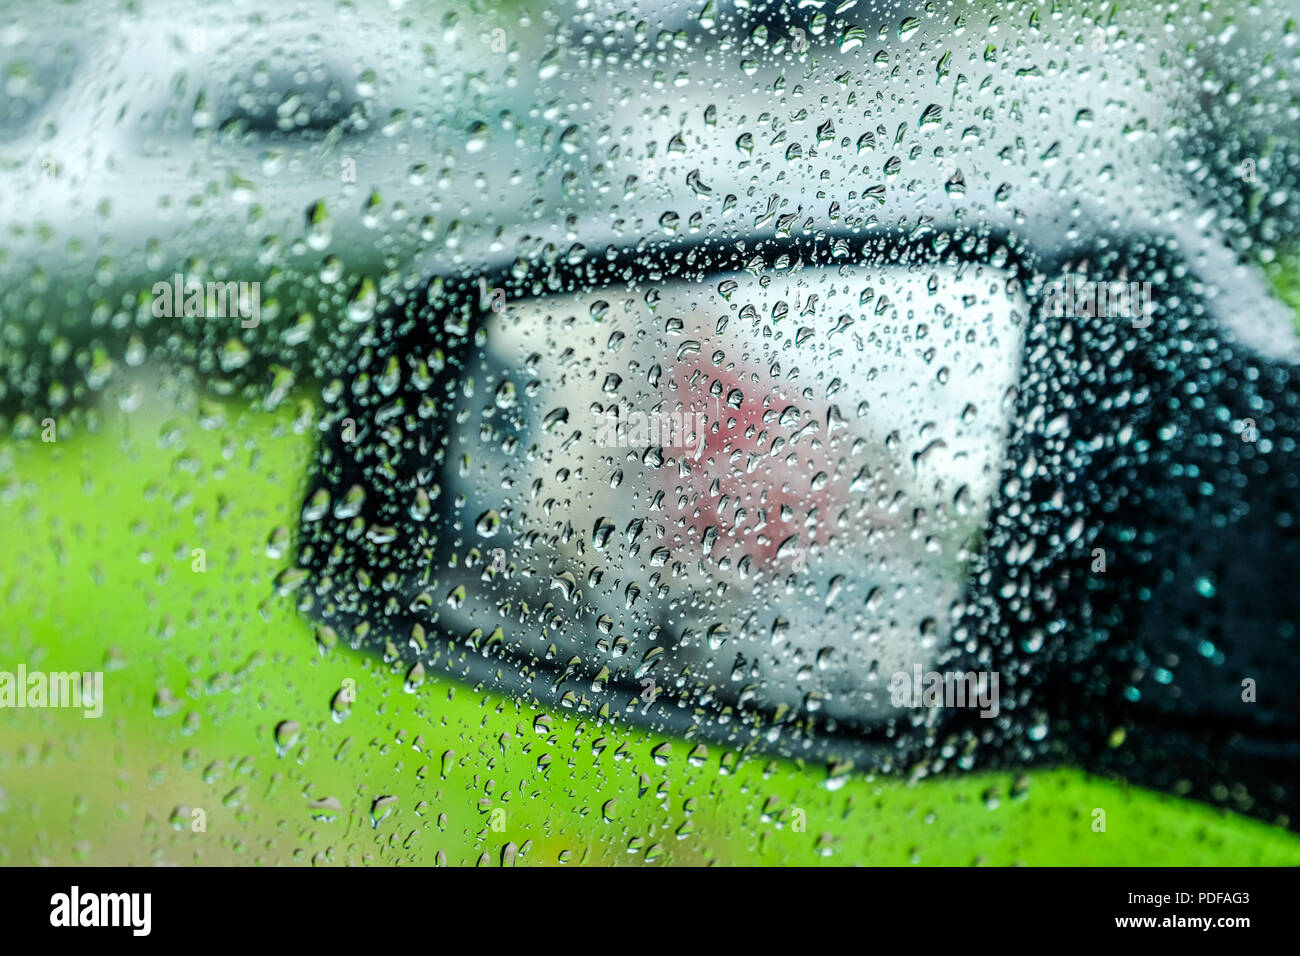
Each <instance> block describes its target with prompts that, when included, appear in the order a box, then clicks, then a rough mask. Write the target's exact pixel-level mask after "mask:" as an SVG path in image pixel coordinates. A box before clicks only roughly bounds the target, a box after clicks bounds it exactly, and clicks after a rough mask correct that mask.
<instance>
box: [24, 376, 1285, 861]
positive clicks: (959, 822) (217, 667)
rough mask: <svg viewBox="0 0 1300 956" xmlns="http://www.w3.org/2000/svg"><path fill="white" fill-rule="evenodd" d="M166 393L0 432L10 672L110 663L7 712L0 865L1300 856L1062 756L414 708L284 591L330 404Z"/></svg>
mask: <svg viewBox="0 0 1300 956" xmlns="http://www.w3.org/2000/svg"><path fill="white" fill-rule="evenodd" d="M173 384H174V383H173ZM167 387H172V386H167ZM164 390H165V389H164ZM107 404H108V403H106V405H107ZM162 404H164V405H166V404H168V402H166V401H165V402H163V403H162ZM174 404H175V407H176V408H177V412H176V417H174V418H170V419H163V418H159V417H158V416H157V414H156V413H153V414H151V413H148V412H146V411H136V412H132V413H129V414H128V413H123V412H120V411H113V412H111V413H110V412H104V413H103V418H102V420H101V421H100V423H99V427H98V428H97V430H96V431H95V433H93V434H82V435H69V436H66V437H64V436H61V437H60V438H59V440H58V441H56V442H53V443H43V442H42V441H41V440H40V436H39V433H37V434H35V435H33V436H31V437H30V438H29V439H28V440H26V441H22V442H9V443H6V444H4V445H3V446H0V523H2V524H0V527H3V528H4V532H5V533H4V536H3V543H2V544H0V594H2V595H3V610H0V620H2V626H0V669H7V670H13V669H15V668H16V666H17V664H18V662H20V661H22V662H26V664H27V666H28V667H29V668H31V669H37V668H39V669H43V670H47V671H54V670H74V669H75V670H94V669H103V670H104V671H106V675H105V700H106V702H105V708H104V715H103V717H102V718H100V719H98V720H93V719H86V718H84V717H82V716H81V712H80V711H72V710H52V709H47V710H41V711H34V710H9V711H0V863H4V864H69V863H85V864H91V865H107V864H127V863H129V864H141V865H145V864H188V863H203V864H251V863H260V864H381V863H382V864H393V863H413V864H434V863H438V864H441V863H446V864H452V865H456V864H467V865H474V864H480V865H503V864H504V865H511V864H520V865H524V864H532V865H537V864H557V863H573V864H577V863H602V864H620V863H627V864H642V863H660V864H668V863H671V864H686V865H694V864H707V863H721V864H778V863H794V864H832V865H843V864H856V863H865V864H945V865H970V864H980V863H983V864H1014V863H1025V864H1120V865H1126V864H1210V863H1217V864H1261V863H1264V864H1295V863H1297V862H1300V837H1297V836H1296V835H1295V834H1292V833H1288V832H1286V831H1283V830H1279V829H1277V828H1272V827H1269V826H1265V825H1263V824H1260V823H1256V822H1254V821H1251V820H1247V819H1244V818H1240V817H1236V816H1233V815H1230V814H1225V813H1223V812H1221V811H1218V810H1215V809H1213V808H1210V807H1207V806H1203V805H1201V804H1197V803H1192V802H1188V801H1182V800H1178V799H1176V798H1173V797H1170V796H1166V795H1163V794H1156V793H1151V792H1146V791H1143V790H1139V789H1136V788H1129V787H1126V786H1125V785H1123V784H1122V783H1118V782H1112V781H1106V780H1101V779H1096V778H1091V777H1088V776H1085V775H1083V774H1081V773H1077V772H1074V771H1071V770H1054V771H1038V772H1033V773H1027V774H1023V775H1022V774H986V775H967V776H953V777H948V778H944V779H937V780H927V781H922V782H920V783H917V784H915V785H908V784H907V783H906V782H904V781H900V780H895V779H870V778H868V777H866V776H865V775H863V774H861V773H843V772H840V771H839V770H837V771H835V772H831V771H829V770H828V768H826V767H824V766H820V765H818V766H807V767H800V766H797V765H795V764H793V763H788V762H781V761H772V760H770V759H768V758H767V757H765V756H763V755H754V754H750V755H748V756H743V755H740V754H736V753H734V752H729V751H726V750H724V749H721V748H718V747H715V746H703V745H700V744H698V743H693V742H689V741H682V740H673V739H668V738H665V737H663V736H660V735H655V734H651V733H646V732H643V731H639V730H632V729H628V728H625V727H623V726H620V725H611V724H609V723H604V724H602V723H601V722H600V721H598V720H597V719H594V718H593V716H592V715H590V714H577V713H573V712H568V711H559V712H548V711H546V710H544V709H541V708H537V707H532V706H529V704H528V703H527V702H522V701H515V700H513V699H509V698H507V697H502V696H498V695H496V694H493V693H492V692H490V691H489V690H484V689H473V688H471V687H468V686H463V685H459V684H456V683H454V682H451V681H447V680H445V679H441V678H438V679H434V678H430V679H428V680H426V682H425V683H424V685H423V686H422V687H420V688H419V689H418V690H417V691H416V692H415V693H407V692H405V690H404V688H403V679H402V675H403V673H404V668H403V667H402V666H401V665H394V666H392V667H390V666H388V665H386V664H384V662H383V661H381V660H379V659H377V658H375V657H371V656H367V655H364V654H360V653H356V652H353V651H350V650H348V649H347V648H346V647H344V646H337V647H335V648H333V649H332V650H329V651H327V652H322V651H320V650H319V649H318V645H317V641H316V640H315V638H314V637H313V632H312V628H311V627H310V626H309V625H308V624H307V623H305V622H304V621H303V620H302V619H300V618H299V617H298V616H297V615H296V613H295V612H294V610H293V607H292V603H293V599H292V597H289V596H284V595H277V594H275V590H276V589H275V586H274V584H273V581H274V579H275V578H276V576H277V575H278V574H279V573H280V572H281V571H282V570H284V569H285V568H286V567H287V566H288V564H289V561H290V552H289V550H288V549H289V547H290V542H291V535H292V532H293V529H294V526H295V522H296V519H297V511H298V506H299V502H300V494H301V487H300V486H301V482H302V481H303V476H304V475H305V474H306V468H307V464H308V460H309V456H310V454H311V450H312V445H313V440H314V439H313V433H312V422H313V421H314V409H313V408H312V407H311V406H310V405H309V404H308V403H306V402H305V401H302V400H297V401H296V402H290V403H287V404H284V405H281V406H279V407H278V408H274V409H271V410H265V409H259V408H252V407H249V406H247V405H242V404H236V403H231V404H225V405H221V404H214V403H212V402H211V401H208V400H199V399H197V398H195V397H194V396H193V394H192V393H190V394H179V393H178V397H177V398H176V400H175V402H174ZM195 548H202V549H203V550H204V555H205V561H206V571H205V572H203V573H196V572H195V571H194V570H192V568H193V564H194V552H193V549H195ZM268 549H269V551H268ZM274 555H278V556H274ZM348 678H351V679H352V680H354V681H355V682H356V701H355V703H354V704H353V705H352V707H351V709H350V713H349V714H348V715H347V716H346V717H345V718H344V719H343V720H342V721H341V722H336V721H335V720H334V719H333V718H332V709H331V699H332V698H333V697H334V695H335V693H336V692H337V691H338V690H339V688H340V687H342V686H343V682H344V681H345V680H346V679H348ZM286 721H292V722H294V723H295V724H296V725H297V729H296V732H295V730H294V728H293V727H292V726H288V725H286V726H283V727H281V732H280V734H279V739H277V734H276V728H277V727H278V726H281V725H282V724H284V722H286ZM1094 808H1101V809H1104V810H1105V811H1106V822H1107V828H1106V831H1105V832H1104V833H1097V832H1094V831H1093V829H1092V821H1093V810H1094ZM195 809H201V810H202V811H203V815H204V816H205V827H206V828H205V829H204V830H203V831H202V832H195V831H194V829H193V828H192V827H193V821H194V820H195V819H196V816H195V814H194V813H193V811H194V810H195ZM494 810H504V814H501V813H496V814H494V813H493V811H494ZM801 822H802V823H803V824H804V825H803V826H802V827H800V826H798V824H799V823H801ZM494 823H495V828H494V826H493V824H494Z"/></svg>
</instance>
